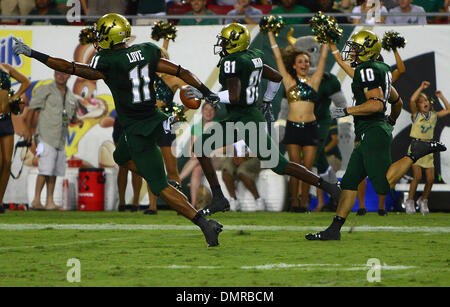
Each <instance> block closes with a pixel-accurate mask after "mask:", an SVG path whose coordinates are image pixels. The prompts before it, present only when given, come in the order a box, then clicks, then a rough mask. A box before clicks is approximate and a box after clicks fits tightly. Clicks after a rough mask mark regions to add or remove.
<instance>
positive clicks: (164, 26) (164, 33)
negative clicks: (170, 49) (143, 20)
mask: <svg viewBox="0 0 450 307" xmlns="http://www.w3.org/2000/svg"><path fill="white" fill-rule="evenodd" d="M176 36H177V28H176V27H175V25H174V24H173V23H171V22H164V21H162V20H160V21H158V22H155V23H154V25H153V27H152V39H153V40H155V41H159V40H160V39H161V38H162V39H171V40H173V41H175V37H176Z"/></svg>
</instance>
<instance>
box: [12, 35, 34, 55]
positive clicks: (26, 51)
mask: <svg viewBox="0 0 450 307" xmlns="http://www.w3.org/2000/svg"><path fill="white" fill-rule="evenodd" d="M13 40H14V41H15V44H14V46H13V48H12V51H13V53H14V55H15V56H18V55H20V54H23V55H26V56H27V57H31V48H30V47H28V46H27V44H25V43H23V42H21V41H19V40H18V39H17V38H15V37H13Z"/></svg>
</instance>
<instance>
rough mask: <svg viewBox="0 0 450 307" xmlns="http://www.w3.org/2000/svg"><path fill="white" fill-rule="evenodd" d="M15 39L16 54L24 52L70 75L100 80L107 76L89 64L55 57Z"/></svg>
mask: <svg viewBox="0 0 450 307" xmlns="http://www.w3.org/2000/svg"><path fill="white" fill-rule="evenodd" d="M13 39H14V41H15V45H14V47H13V52H14V54H15V55H16V56H17V55H19V54H23V55H25V56H27V57H30V58H34V59H36V60H38V61H39V62H41V63H43V64H45V65H46V66H48V67H50V68H52V69H54V70H57V71H60V72H64V73H66V74H70V75H77V76H79V77H82V78H85V79H89V80H98V79H104V78H105V76H104V75H103V74H102V73H101V72H100V71H98V70H96V69H93V68H90V67H89V66H88V65H85V64H79V63H75V62H69V61H66V60H64V59H58V58H53V57H51V56H49V55H47V54H44V53H41V52H39V51H36V50H33V49H31V48H30V47H29V46H27V45H26V44H24V43H23V42H21V41H19V40H18V39H17V38H15V37H14V38H13Z"/></svg>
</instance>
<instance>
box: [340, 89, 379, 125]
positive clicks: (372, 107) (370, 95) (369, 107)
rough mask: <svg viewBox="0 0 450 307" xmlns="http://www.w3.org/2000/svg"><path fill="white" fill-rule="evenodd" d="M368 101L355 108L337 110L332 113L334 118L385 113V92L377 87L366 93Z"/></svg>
mask: <svg viewBox="0 0 450 307" xmlns="http://www.w3.org/2000/svg"><path fill="white" fill-rule="evenodd" d="M366 98H367V101H366V102H364V103H362V104H360V105H358V106H354V107H348V108H336V109H334V110H332V111H331V117H332V118H339V117H344V116H348V115H353V116H364V115H370V114H372V113H377V112H381V111H383V101H384V100H383V91H382V90H381V88H379V87H377V88H374V89H371V90H368V91H367V92H366Z"/></svg>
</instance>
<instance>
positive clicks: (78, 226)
mask: <svg viewBox="0 0 450 307" xmlns="http://www.w3.org/2000/svg"><path fill="white" fill-rule="evenodd" d="M44 229H56V230H198V227H197V226H180V225H140V224H0V230H16V231H17V230H44ZM223 229H224V230H248V231H320V230H324V229H325V227H324V226H258V225H224V228H223ZM349 230H351V231H354V232H424V233H449V232H450V227H408V226H352V227H343V228H342V231H343V232H345V231H349Z"/></svg>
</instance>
